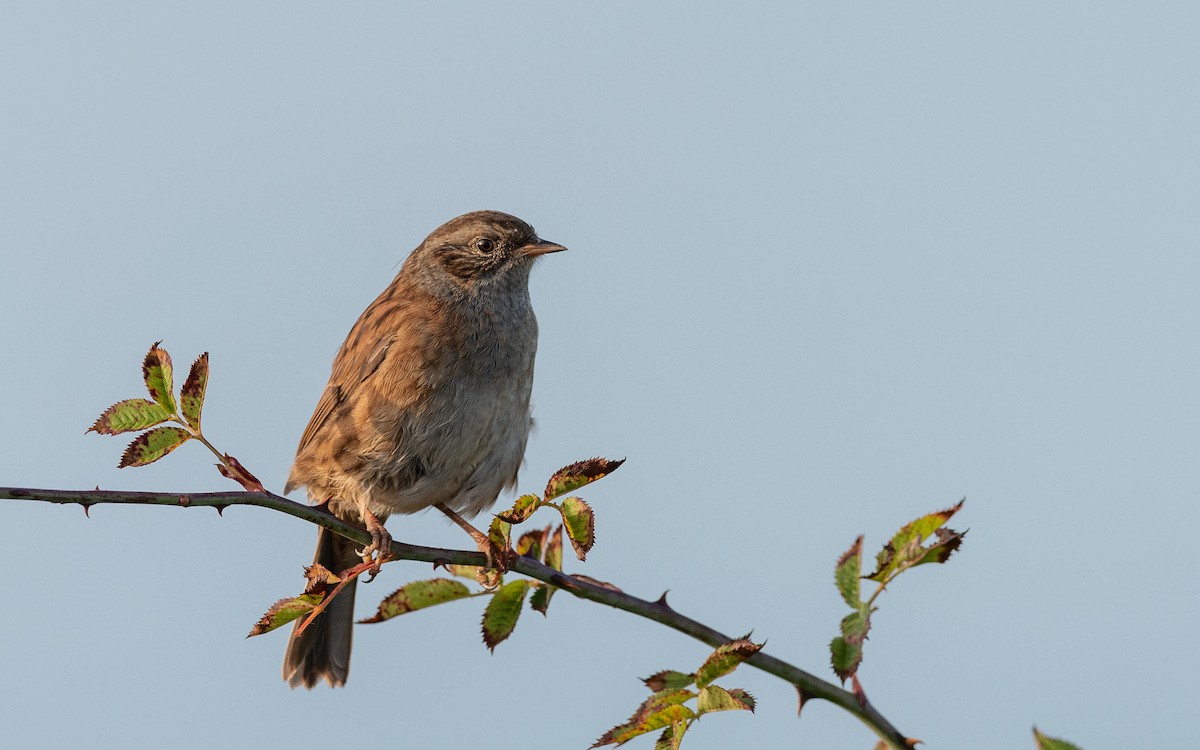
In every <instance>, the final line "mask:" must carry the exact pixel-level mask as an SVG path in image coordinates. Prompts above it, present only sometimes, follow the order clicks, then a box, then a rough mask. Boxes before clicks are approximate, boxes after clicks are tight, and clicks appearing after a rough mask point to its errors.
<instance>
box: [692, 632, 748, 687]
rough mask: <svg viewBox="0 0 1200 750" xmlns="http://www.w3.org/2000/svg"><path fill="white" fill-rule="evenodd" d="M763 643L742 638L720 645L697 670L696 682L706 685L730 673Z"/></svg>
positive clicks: (701, 685) (702, 685) (699, 684)
mask: <svg viewBox="0 0 1200 750" xmlns="http://www.w3.org/2000/svg"><path fill="white" fill-rule="evenodd" d="M763 645H764V644H762V643H751V642H750V641H748V640H746V639H745V638H740V639H738V640H736V641H732V642H730V643H726V644H725V645H723V646H720V647H718V648H717V650H716V651H713V652H712V653H711V654H709V656H708V658H707V659H705V660H704V663H703V664H701V665H700V668H699V669H697V670H696V684H697V685H698V686H700V687H704V686H705V685H707V684H709V683H710V682H712V681H713V680H716V679H718V678H720V677H722V676H724V675H727V674H729V673H730V672H732V671H733V670H735V669H737V668H738V665H739V664H741V663H742V662H744V661H746V660H747V659H749V658H750V657H751V656H754V655H755V654H757V653H758V652H759V650H760V649H762V647H763Z"/></svg>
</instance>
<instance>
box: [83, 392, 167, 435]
mask: <svg viewBox="0 0 1200 750" xmlns="http://www.w3.org/2000/svg"><path fill="white" fill-rule="evenodd" d="M170 418H171V413H170V412H168V411H167V410H166V409H164V408H163V407H162V406H161V405H159V404H156V403H155V402H153V401H150V400H148V399H144V398H131V399H126V400H125V401H118V402H117V403H115V404H113V405H112V406H110V407H108V408H107V409H105V410H104V413H103V414H101V415H100V416H99V417H98V418H97V419H96V421H95V422H94V423H92V426H91V427H89V428H88V429H87V430H86V432H95V433H99V434H101V435H120V434H121V433H122V432H134V431H136V430H144V429H146V428H147V427H153V426H154V425H156V424H162V423H163V422H166V421H167V420H168V419H170Z"/></svg>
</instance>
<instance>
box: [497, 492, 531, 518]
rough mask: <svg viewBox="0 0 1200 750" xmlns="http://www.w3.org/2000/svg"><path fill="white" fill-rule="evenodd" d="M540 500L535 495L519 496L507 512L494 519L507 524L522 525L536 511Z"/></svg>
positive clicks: (498, 514)
mask: <svg viewBox="0 0 1200 750" xmlns="http://www.w3.org/2000/svg"><path fill="white" fill-rule="evenodd" d="M539 503H541V500H540V499H539V498H538V496H537V495H521V496H520V497H518V498H517V499H516V500H515V501H514V502H513V504H512V507H511V508H509V509H508V510H506V511H504V512H502V513H497V514H496V518H499V519H500V520H502V521H508V522H509V523H513V524H516V523H522V522H523V521H526V520H528V519H529V517H530V516H532V515H533V512H534V511H535V510H537V509H538V504H539Z"/></svg>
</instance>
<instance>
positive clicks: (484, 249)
mask: <svg viewBox="0 0 1200 750" xmlns="http://www.w3.org/2000/svg"><path fill="white" fill-rule="evenodd" d="M495 248H496V243H495V242H492V241H491V240H490V239H488V238H487V237H480V238H479V239H477V240H475V249H476V250H478V251H479V252H481V253H490V252H491V251H492V250H494V249H495Z"/></svg>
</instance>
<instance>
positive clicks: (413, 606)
mask: <svg viewBox="0 0 1200 750" xmlns="http://www.w3.org/2000/svg"><path fill="white" fill-rule="evenodd" d="M468 596H471V590H470V589H468V588H467V587H466V586H464V585H463V584H461V583H459V582H458V581H454V580H451V579H449V578H433V579H430V580H428V581H413V582H412V583H408V584H405V585H404V586H401V587H400V588H399V589H397V590H396V591H394V592H393V593H392V594H391V595H389V596H388V597H387V598H386V599H384V600H383V601H382V602H380V603H379V611H378V612H376V613H375V614H374V615H373V616H371V617H368V618H367V619H365V620H359V622H360V623H373V622H383V621H384V620H390V619H391V618H393V617H397V616H399V615H405V614H408V613H409V612H416V611H417V610H418V609H425V608H426V607H433V606H435V605H438V604H445V603H446V602H452V601H454V600H456V599H463V598H466V597H468Z"/></svg>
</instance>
